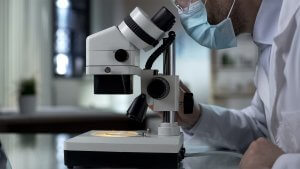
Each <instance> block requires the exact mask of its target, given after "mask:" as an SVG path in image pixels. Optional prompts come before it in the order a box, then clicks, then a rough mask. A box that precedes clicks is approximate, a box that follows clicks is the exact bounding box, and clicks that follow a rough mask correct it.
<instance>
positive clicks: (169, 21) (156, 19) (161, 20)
mask: <svg viewBox="0 0 300 169" xmlns="http://www.w3.org/2000/svg"><path fill="white" fill-rule="evenodd" d="M151 20H152V22H153V23H154V24H155V25H156V26H157V27H159V28H160V29H161V30H163V31H165V32H167V31H169V30H171V28H172V27H173V25H174V24H175V22H176V21H175V16H174V15H173V14H172V13H171V12H170V11H169V10H168V9H167V8H166V7H162V8H161V9H160V10H159V11H158V12H157V13H156V14H155V15H154V16H153V17H152V19H151Z"/></svg>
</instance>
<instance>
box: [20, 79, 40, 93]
mask: <svg viewBox="0 0 300 169" xmlns="http://www.w3.org/2000/svg"><path fill="white" fill-rule="evenodd" d="M35 94H36V84H35V80H34V78H32V79H24V80H22V81H21V82H20V86H19V95H20V96H24V95H35Z"/></svg>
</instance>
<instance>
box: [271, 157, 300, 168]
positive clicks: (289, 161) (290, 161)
mask: <svg viewBox="0 0 300 169" xmlns="http://www.w3.org/2000/svg"><path fill="white" fill-rule="evenodd" d="M299 166H300V154H284V155H282V156H280V157H279V158H278V159H277V160H276V162H275V163H274V165H273V167H272V169H298V168H299Z"/></svg>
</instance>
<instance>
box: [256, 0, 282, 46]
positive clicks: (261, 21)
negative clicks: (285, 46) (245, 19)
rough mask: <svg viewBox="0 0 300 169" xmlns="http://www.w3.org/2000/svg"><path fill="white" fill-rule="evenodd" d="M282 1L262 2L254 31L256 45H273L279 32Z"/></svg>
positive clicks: (265, 0) (270, 0)
mask: <svg viewBox="0 0 300 169" xmlns="http://www.w3.org/2000/svg"><path fill="white" fill-rule="evenodd" d="M281 6H282V0H262V3H261V6H260V9H259V11H258V14H257V17H256V21H255V24H254V30H253V40H254V42H255V43H256V44H262V45H271V44H272V43H273V39H274V37H275V35H276V33H277V31H278V29H277V28H278V27H277V25H278V20H279V14H280V10H281Z"/></svg>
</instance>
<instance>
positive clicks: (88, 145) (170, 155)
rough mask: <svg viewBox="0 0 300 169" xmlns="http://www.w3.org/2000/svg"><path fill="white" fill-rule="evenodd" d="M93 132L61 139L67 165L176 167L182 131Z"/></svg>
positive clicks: (69, 166) (180, 148)
mask: <svg viewBox="0 0 300 169" xmlns="http://www.w3.org/2000/svg"><path fill="white" fill-rule="evenodd" d="M95 132H97V131H90V132H87V133H85V134H82V135H80V136H77V137H74V138H72V139H70V140H67V141H66V142H65V149H64V156H65V165H66V166H67V167H68V168H74V167H81V168H153V169H154V168H156V169H158V168H166V169H177V168H178V167H179V164H180V162H181V160H182V159H183V156H184V149H183V136H182V134H181V135H180V136H168V137H166V136H157V135H149V136H143V135H138V136H131V137H116V136H113V137H111V135H110V136H109V137H106V136H105V137H102V136H95V135H94V134H93V133H95ZM98 132H99V131H98Z"/></svg>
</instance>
